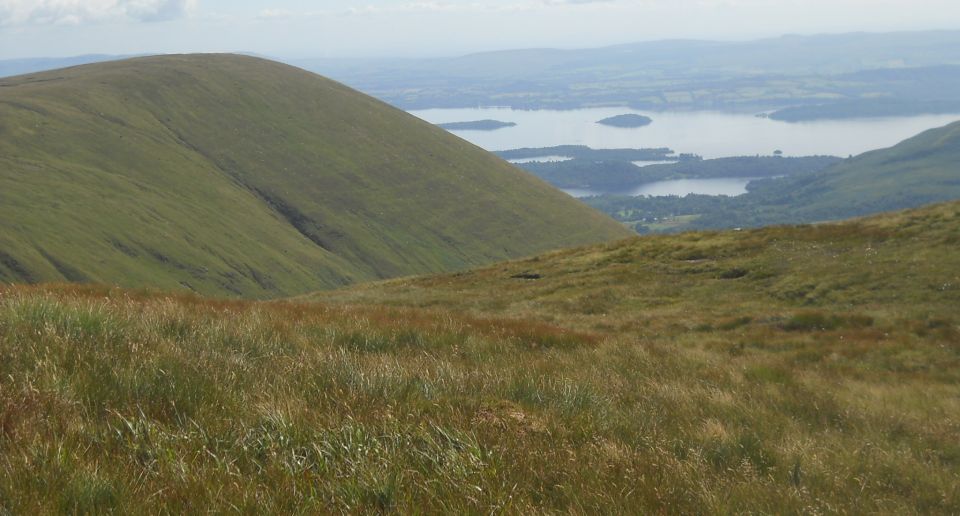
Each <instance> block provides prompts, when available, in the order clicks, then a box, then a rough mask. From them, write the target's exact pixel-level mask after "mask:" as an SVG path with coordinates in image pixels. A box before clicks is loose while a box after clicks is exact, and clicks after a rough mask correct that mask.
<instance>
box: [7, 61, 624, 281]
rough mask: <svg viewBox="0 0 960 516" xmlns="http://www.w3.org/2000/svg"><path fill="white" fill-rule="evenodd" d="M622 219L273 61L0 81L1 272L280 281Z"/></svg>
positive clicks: (573, 235) (530, 247) (352, 273)
mask: <svg viewBox="0 0 960 516" xmlns="http://www.w3.org/2000/svg"><path fill="white" fill-rule="evenodd" d="M624 235H626V233H625V230H624V229H623V228H622V227H620V226H619V225H618V224H616V223H614V222H613V221H611V220H609V219H607V218H605V217H604V216H602V215H600V214H599V213H597V212H595V211H593V210H591V209H589V208H587V207H586V206H584V205H582V204H580V203H579V202H576V201H574V200H572V199H570V198H569V197H567V196H566V195H564V194H562V193H560V192H558V191H556V190H554V189H553V188H551V187H549V186H548V185H546V184H545V183H543V182H541V181H539V180H538V179H535V178H533V177H531V176H529V175H527V174H524V173H522V172H520V171H518V170H517V169H515V168H513V167H511V166H510V165H508V164H506V163H504V162H502V161H501V160H499V159H498V158H496V157H494V156H492V155H490V154H488V153H486V152H484V151H482V150H481V149H479V148H476V147H474V146H472V145H470V144H468V143H466V142H464V141H462V140H460V139H458V138H456V137H454V136H451V135H449V134H448V133H447V132H445V131H443V130H440V129H438V128H435V127H433V126H431V125H430V124H427V123H426V122H422V121H420V120H419V119H416V118H414V117H412V116H410V115H408V114H406V113H404V112H402V111H399V110H396V109H393V108H391V107H389V106H387V105H385V104H383V103H381V102H379V101H376V100H374V99H372V98H369V97H366V96H364V95H362V94H359V93H357V92H355V91H353V90H350V89H349V88H347V87H344V86H342V85H340V84H337V83H334V82H332V81H329V80H326V79H323V78H321V77H319V76H316V75H314V74H311V73H309V72H306V71H303V70H300V69H296V68H292V67H289V66H286V65H282V64H278V63H274V62H270V61H265V60H260V59H255V58H251V57H243V56H235V55H189V56H164V57H149V58H137V59H130V60H126V61H119V62H111V63H100V64H93V65H87V66H80V67H75V68H68V69H63V70H57V71H52V72H45V73H40V74H35V75H29V76H19V77H14V78H8V79H3V80H0V281H7V282H11V281H15V282H22V281H26V282H40V281H57V280H68V281H90V282H102V283H109V284H118V285H123V286H156V287H160V288H167V289H173V288H186V289H191V290H195V291H197V292H200V293H207V294H220V295H222V294H229V295H244V296H255V297H273V296H278V295H286V294H295V293H302V292H306V291H309V290H315V289H319V288H327V287H331V286H338V285H344V284H348V283H351V282H355V281H360V280H369V279H375V278H387V277H391V276H397V275H405V274H412V273H425V272H432V271H444V270H455V269H461V268H464V267H467V266H471V265H477V264H482V263H485V262H490V261H494V260H499V259H504V258H508V257H517V256H523V255H529V254H534V253H537V252H541V251H545V250H548V249H552V248H558V247H564V246H570V245H576V244H583V243H589V242H598V241H604V240H609V239H612V238H617V237H622V236H624Z"/></svg>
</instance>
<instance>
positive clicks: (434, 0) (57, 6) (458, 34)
mask: <svg viewBox="0 0 960 516" xmlns="http://www.w3.org/2000/svg"><path fill="white" fill-rule="evenodd" d="M932 29H947V30H953V29H960V0H488V1H473V0H466V1H455V0H414V1H411V0H360V1H346V0H314V1H307V0H276V1H259V0H0V59H11V58H26V57H65V56H74V55H81V54H97V53H99V54H124V55H126V54H144V53H174V52H253V53H258V54H262V55H267V56H274V57H282V58H305V57H337V58H339V57H343V58H356V57H436V56H455V55H462V54H467V53H472V52H480V51H489V50H501V49H510V48H532V47H552V48H585V47H596V46H603V45H608V44H618V43H628V42H636V41H651V40H659V39H676V38H696V39H718V40H745V39H756V38H761V37H772V36H779V35H783V34H818V33H838V32H854V31H870V32H887V31H902V30H932Z"/></svg>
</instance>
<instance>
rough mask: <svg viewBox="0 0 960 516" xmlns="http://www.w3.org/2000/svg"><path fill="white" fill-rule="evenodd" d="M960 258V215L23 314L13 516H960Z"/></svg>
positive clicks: (940, 210) (45, 302)
mask: <svg viewBox="0 0 960 516" xmlns="http://www.w3.org/2000/svg"><path fill="white" fill-rule="evenodd" d="M958 243H960V203H956V202H955V203H950V204H943V205H937V206H933V207H928V208H924V209H920V210H914V211H910V212H903V213H896V214H888V215H883V216H878V217H874V218H870V219H864V220H855V221H848V222H844V223H840V224H822V225H816V226H803V227H775V228H764V229H758V230H748V231H730V232H725V233H686V234H683V235H673V236H655V237H645V238H634V239H626V240H621V241H618V242H614V243H608V244H602V245H594V246H589V247H581V248H576V249H570V250H564V251H557V252H552V253H549V254H545V255H540V256H538V257H534V258H528V259H523V260H518V261H511V262H505V263H499V264H496V265H492V266H488V267H484V268H481V269H476V270H472V271H467V272H463V273H458V274H443V275H438V276H426V277H417V278H402V279H395V280H390V281H386V282H379V283H374V284H367V285H358V286H353V287H350V288H347V289H343V290H339V291H332V292H325V293H321V294H318V295H314V296H309V297H306V298H300V299H294V300H285V301H271V302H252V301H240V300H232V301H224V300H217V299H210V298H200V297H196V296H193V295H187V294H181V295H174V294H158V293H150V292H142V291H129V290H120V289H110V288H103V287H95V286H78V285H62V286H51V285H45V286H0V513H3V514H6V513H11V514H47V513H73V514H99V513H111V512H112V513H118V514H129V513H133V514H139V513H177V514H179V513H185V512H186V513H195V512H214V513H220V512H240V513H251V514H274V513H280V514H289V513H297V514H303V513H310V514H312V513H323V514H325V513H351V514H352V513H396V514H409V513H426V514H433V513H443V514H481V513H483V514H486V513H508V514H568V513H574V514H634V513H639V514H663V513H667V514H801V513H803V514H806V513H811V514H821V513H824V514H957V513H958V512H960V482H958V481H957V479H958V478H960V445H958V443H960V316H958V313H960V311H958V309H960V253H957V252H956V249H957V245H958ZM317 301H319V302H317Z"/></svg>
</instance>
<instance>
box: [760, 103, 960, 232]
mask: <svg viewBox="0 0 960 516" xmlns="http://www.w3.org/2000/svg"><path fill="white" fill-rule="evenodd" d="M757 197H759V198H760V199H759V200H760V202H762V203H763V204H766V205H776V204H780V203H781V202H782V203H783V204H786V205H787V206H788V208H787V209H788V210H790V211H792V212H793V213H794V214H795V215H796V217H797V219H796V220H797V221H815V220H826V219H841V218H847V217H854V216H859V215H866V214H869V213H876V212H880V211H889V210H899V209H904V208H910V207H915V206H920V205H923V204H928V203H934V202H943V201H949V200H953V199H958V198H960V122H956V123H953V124H950V125H947V126H945V127H940V128H937V129H931V130H929V131H925V132H923V133H921V134H919V135H917V136H915V137H913V138H910V139H908V140H905V141H903V142H901V143H899V144H897V145H895V146H893V147H891V148H888V149H881V150H877V151H873V152H867V153H865V154H861V155H859V156H857V157H854V158H852V159H849V160H846V161H844V162H842V163H839V164H837V165H835V166H833V167H831V168H828V169H826V170H824V171H822V172H819V173H817V174H813V175H811V176H808V177H798V178H791V179H790V180H788V181H785V182H784V183H783V184H780V185H777V186H776V188H775V189H772V190H766V189H764V188H760V189H758V190H757Z"/></svg>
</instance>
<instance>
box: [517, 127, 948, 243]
mask: <svg viewBox="0 0 960 516" xmlns="http://www.w3.org/2000/svg"><path fill="white" fill-rule="evenodd" d="M771 159H772V158H771ZM779 159H782V158H779ZM958 160H960V122H956V123H953V124H950V125H947V126H945V127H941V128H937V129H931V130H929V131H926V132H923V133H921V134H919V135H917V136H915V137H913V138H910V139H908V140H905V141H903V142H901V143H899V144H897V145H895V146H893V147H890V148H888V149H880V150H876V151H871V152H867V153H865V154H862V155H859V156H856V157H852V158H850V159H846V160H842V161H838V162H836V163H832V164H831V159H830V158H822V159H821V158H813V159H812V161H810V162H809V164H810V165H818V167H819V168H818V167H810V168H809V170H802V168H803V167H800V166H798V167H793V168H796V170H787V169H784V171H785V174H789V175H786V177H779V178H768V179H762V180H757V181H752V182H751V183H750V184H749V185H748V190H749V191H748V193H747V194H745V195H740V196H737V197H715V196H703V195H689V196H686V197H672V198H659V199H655V198H640V197H616V196H599V197H594V198H590V199H587V200H586V202H587V203H589V204H591V205H592V206H594V207H596V208H598V209H600V210H602V211H605V212H607V213H609V214H611V215H612V216H614V217H615V218H618V219H619V220H621V221H622V222H624V223H629V224H632V225H637V227H638V228H643V227H649V226H647V223H648V222H649V221H650V220H654V219H656V220H660V219H664V218H667V219H671V218H675V217H678V216H679V217H683V219H680V220H679V221H678V223H677V224H675V225H673V226H671V227H670V231H679V230H690V229H705V228H712V229H718V228H736V227H756V226H764V225H771V224H800V223H812V222H823V221H829V220H841V219H845V218H849V217H858V216H863V215H870V214H874V213H880V212H884V211H892V210H900V209H906V208H914V207H918V206H922V205H925V204H931V203H937V202H945V201H950V200H954V199H960V166H958V165H957V163H958V162H960V161H958ZM725 162H729V163H725ZM805 162H806V160H799V161H796V164H797V165H804V164H805ZM713 164H715V166H714V165H713ZM783 164H785V165H786V164H789V162H783ZM560 165H564V164H560ZM560 165H545V166H540V167H539V168H541V169H547V170H537V168H538V165H536V164H535V165H526V164H525V165H523V166H524V167H526V168H528V169H530V170H532V171H534V172H535V173H537V174H538V175H540V176H541V177H548V178H550V179H551V180H554V178H553V176H550V175H548V174H546V173H544V172H553V173H554V175H556V172H555V171H554V170H551V169H556V170H557V171H562V168H563V167H561V166H560ZM573 165H575V164H570V165H565V167H567V168H572V167H573ZM703 165H711V166H709V167H706V168H705V169H704V170H703V171H702V172H704V173H708V172H711V170H710V169H711V168H716V171H717V172H723V170H724V169H726V168H727V165H730V166H734V165H736V160H707V161H703V162H699V163H698V162H685V163H679V164H677V165H672V166H663V165H655V166H651V167H645V168H644V169H643V170H644V171H645V173H649V174H655V173H658V172H659V173H665V172H669V171H671V170H674V171H675V172H677V173H682V172H683V171H684V169H686V168H693V169H697V168H700V167H702V166H703ZM591 168H593V169H597V168H598V167H596V166H594V167H591ZM588 171H589V170H588ZM693 171H694V172H697V170H693ZM577 172H579V173H580V175H583V172H581V171H577ZM728 175H729V176H734V175H737V174H734V173H728ZM755 175H757V176H762V175H763V174H759V173H758V174H755Z"/></svg>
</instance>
